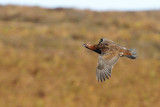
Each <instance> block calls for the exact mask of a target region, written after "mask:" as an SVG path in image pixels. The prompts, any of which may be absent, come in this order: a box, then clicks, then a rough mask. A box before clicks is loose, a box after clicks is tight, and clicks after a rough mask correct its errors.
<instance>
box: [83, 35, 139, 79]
mask: <svg viewBox="0 0 160 107" xmlns="http://www.w3.org/2000/svg"><path fill="white" fill-rule="evenodd" d="M83 46H84V47H86V48H87V49H90V50H92V51H94V52H96V53H98V54H99V57H98V65H97V70H96V79H97V80H98V81H101V82H103V81H105V80H106V78H107V79H109V77H111V71H112V68H113V65H114V64H115V63H116V62H117V61H118V59H119V57H128V58H130V59H136V57H137V55H136V50H135V49H127V48H125V47H122V46H120V45H118V44H116V43H115V42H113V41H111V40H108V39H105V38H102V39H100V41H99V43H98V44H95V45H89V44H87V43H85V44H84V45H83Z"/></svg>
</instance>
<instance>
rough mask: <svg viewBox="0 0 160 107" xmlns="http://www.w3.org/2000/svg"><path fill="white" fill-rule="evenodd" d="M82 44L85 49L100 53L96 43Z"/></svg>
mask: <svg viewBox="0 0 160 107" xmlns="http://www.w3.org/2000/svg"><path fill="white" fill-rule="evenodd" d="M83 46H84V47H85V48H87V49H90V50H92V51H94V52H97V53H98V54H101V51H100V50H99V49H98V47H97V46H96V45H89V44H87V43H85V44H83Z"/></svg>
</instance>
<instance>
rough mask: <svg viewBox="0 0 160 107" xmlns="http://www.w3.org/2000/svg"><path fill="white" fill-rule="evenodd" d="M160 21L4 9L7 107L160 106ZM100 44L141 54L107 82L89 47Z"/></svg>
mask: <svg viewBox="0 0 160 107" xmlns="http://www.w3.org/2000/svg"><path fill="white" fill-rule="evenodd" d="M159 19H160V11H146V12H93V11H89V10H83V11H82V10H75V9H61V8H59V9H43V8H39V7H19V6H0V106H1V107H62V106H63V107H64V106H65V107H140V106H141V107H151V106H152V107H158V106H160V101H159V96H160V78H159V75H160V72H159V69H160V21H159ZM101 37H105V38H108V39H111V40H114V41H115V42H117V43H119V44H121V45H123V46H126V47H130V48H136V49H137V50H138V59H136V60H130V59H128V58H121V59H120V60H119V62H118V63H117V64H116V65H115V67H114V68H113V72H112V78H111V79H110V80H108V81H106V82H104V83H98V82H97V81H96V78H95V70H96V64H97V56H98V55H97V54H96V53H93V52H91V51H88V50H86V49H85V48H83V47H82V44H83V43H85V42H88V41H90V43H91V44H92V43H97V42H98V41H99V39H100V38H101Z"/></svg>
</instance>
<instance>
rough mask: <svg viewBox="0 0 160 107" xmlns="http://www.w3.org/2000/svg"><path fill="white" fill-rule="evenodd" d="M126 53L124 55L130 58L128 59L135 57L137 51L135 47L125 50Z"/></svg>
mask: <svg viewBox="0 0 160 107" xmlns="http://www.w3.org/2000/svg"><path fill="white" fill-rule="evenodd" d="M127 51H128V52H127V54H126V55H125V56H126V57H128V58H130V59H136V58H137V52H136V49H128V50H127Z"/></svg>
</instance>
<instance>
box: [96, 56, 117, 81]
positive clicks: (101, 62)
mask: <svg viewBox="0 0 160 107" xmlns="http://www.w3.org/2000/svg"><path fill="white" fill-rule="evenodd" d="M118 59H119V55H118V54H106V55H100V56H99V58H98V65H97V70H96V79H97V80H98V82H99V81H101V82H103V81H105V80H106V78H107V79H109V77H111V71H112V68H113V65H114V64H115V63H116V62H117V61H118Z"/></svg>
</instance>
